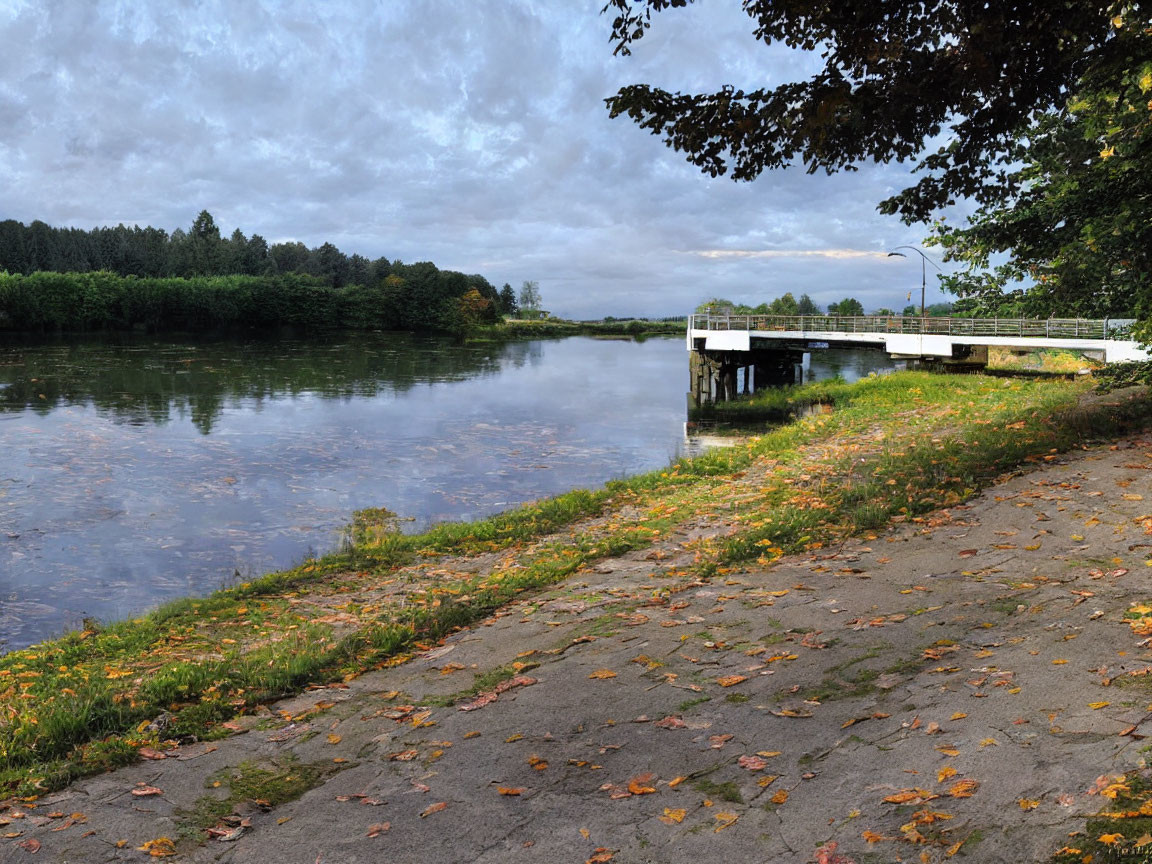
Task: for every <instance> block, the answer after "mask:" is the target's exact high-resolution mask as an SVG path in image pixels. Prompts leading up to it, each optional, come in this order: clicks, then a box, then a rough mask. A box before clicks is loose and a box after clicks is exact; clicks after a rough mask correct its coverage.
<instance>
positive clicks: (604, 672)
mask: <svg viewBox="0 0 1152 864" xmlns="http://www.w3.org/2000/svg"><path fill="white" fill-rule="evenodd" d="M588 677H589V678H615V677H616V673H615V672H613V671H612V670H611V669H597V670H596V671H595V672H593V673H592V674H591V675H589V676H588Z"/></svg>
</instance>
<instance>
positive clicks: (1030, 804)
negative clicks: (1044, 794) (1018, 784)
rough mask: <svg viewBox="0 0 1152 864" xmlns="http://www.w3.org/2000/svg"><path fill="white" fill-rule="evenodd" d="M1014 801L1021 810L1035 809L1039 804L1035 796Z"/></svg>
mask: <svg viewBox="0 0 1152 864" xmlns="http://www.w3.org/2000/svg"><path fill="white" fill-rule="evenodd" d="M1016 803H1017V804H1018V805H1019V806H1020V809H1021V810H1035V809H1036V808H1037V807H1039V806H1040V802H1039V801H1037V800H1036V799H1035V798H1019V799H1017V800H1016Z"/></svg>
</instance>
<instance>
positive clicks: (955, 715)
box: [952, 711, 968, 720]
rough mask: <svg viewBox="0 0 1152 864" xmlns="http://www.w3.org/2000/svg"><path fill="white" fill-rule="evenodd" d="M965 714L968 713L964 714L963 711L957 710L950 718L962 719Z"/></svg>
mask: <svg viewBox="0 0 1152 864" xmlns="http://www.w3.org/2000/svg"><path fill="white" fill-rule="evenodd" d="M967 716H968V715H967V714H965V713H964V712H963V711H957V712H956V713H955V714H953V715H952V719H953V720H963V719H964V718H965V717H967Z"/></svg>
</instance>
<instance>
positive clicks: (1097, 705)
mask: <svg viewBox="0 0 1152 864" xmlns="http://www.w3.org/2000/svg"><path fill="white" fill-rule="evenodd" d="M1111 704H1112V703H1111V702H1089V703H1088V707H1089V708H1091V709H1092V710H1093V711H1099V710H1100V709H1101V708H1107V707H1108V706H1109V705H1111Z"/></svg>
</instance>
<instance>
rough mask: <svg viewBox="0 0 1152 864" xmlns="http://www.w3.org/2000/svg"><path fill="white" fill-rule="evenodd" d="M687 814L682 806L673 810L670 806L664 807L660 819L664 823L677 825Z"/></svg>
mask: <svg viewBox="0 0 1152 864" xmlns="http://www.w3.org/2000/svg"><path fill="white" fill-rule="evenodd" d="M687 815H688V811H687V810H685V809H683V808H682V807H678V808H676V809H675V810H673V809H672V808H671V807H665V808H664V815H663V816H661V817H660V821H661V822H663V823H664V824H665V825H679V824H680V823H681V822H683V821H684V817H685V816H687Z"/></svg>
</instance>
